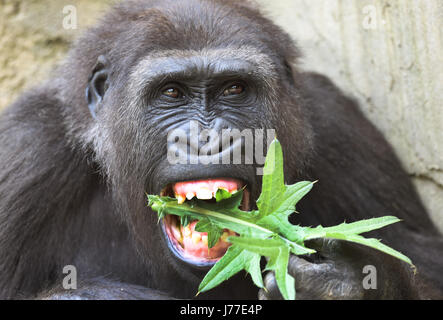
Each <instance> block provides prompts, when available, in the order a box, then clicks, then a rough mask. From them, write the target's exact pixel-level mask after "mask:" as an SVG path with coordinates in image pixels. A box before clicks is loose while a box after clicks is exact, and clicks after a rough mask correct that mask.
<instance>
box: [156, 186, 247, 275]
mask: <svg viewBox="0 0 443 320" xmlns="http://www.w3.org/2000/svg"><path fill="white" fill-rule="evenodd" d="M219 189H223V190H225V191H228V192H229V193H231V194H234V193H236V192H238V191H239V190H241V189H243V199H242V203H241V206H240V209H242V210H245V211H248V210H249V209H250V199H249V198H250V193H249V191H248V189H247V188H246V184H245V183H244V182H242V181H240V180H238V179H234V178H217V179H204V180H193V181H181V182H175V183H170V184H168V185H167V186H166V187H165V188H163V190H162V191H161V193H160V195H161V196H169V197H172V198H174V197H175V198H176V199H177V201H178V203H180V204H181V203H184V202H185V201H190V200H192V199H194V198H196V199H200V200H203V201H209V202H215V201H216V199H215V194H216V192H217V190H219ZM197 222H198V220H193V221H191V222H190V223H189V224H188V225H187V226H186V227H185V226H183V225H182V224H181V222H180V218H179V217H178V216H175V215H169V214H168V215H166V216H165V218H164V219H163V231H164V233H165V235H166V238H167V241H168V246H169V248H170V249H171V251H172V252H173V253H174V254H175V255H176V256H177V257H178V258H180V259H181V260H183V261H185V262H187V263H190V264H193V265H196V266H209V265H212V264H215V263H216V262H217V261H218V260H220V258H221V257H222V256H223V255H224V254H225V253H226V250H228V248H229V246H230V245H231V244H230V243H229V242H228V241H227V238H228V237H229V236H233V235H236V233H235V232H234V231H232V230H229V229H224V230H223V234H222V235H221V236H220V238H219V239H218V241H217V243H216V244H215V245H214V246H213V247H212V248H208V234H207V233H206V232H198V231H196V230H195V225H196V224H197Z"/></svg>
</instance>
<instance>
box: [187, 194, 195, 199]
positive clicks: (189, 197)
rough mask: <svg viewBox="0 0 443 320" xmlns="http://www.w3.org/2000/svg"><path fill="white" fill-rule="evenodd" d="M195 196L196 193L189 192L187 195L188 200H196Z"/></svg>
mask: <svg viewBox="0 0 443 320" xmlns="http://www.w3.org/2000/svg"><path fill="white" fill-rule="evenodd" d="M194 196H195V193H194V192H188V193H187V194H186V199H188V200H191V199H192V198H194Z"/></svg>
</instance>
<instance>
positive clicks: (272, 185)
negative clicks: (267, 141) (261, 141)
mask: <svg viewBox="0 0 443 320" xmlns="http://www.w3.org/2000/svg"><path fill="white" fill-rule="evenodd" d="M285 191H286V186H285V182H284V177H283V151H282V148H281V145H280V143H278V141H277V140H274V141H273V142H272V143H271V145H270V146H269V149H268V153H267V154H266V160H265V166H264V168H263V182H262V191H261V194H260V197H259V198H258V200H257V208H258V210H259V216H260V217H264V216H267V215H268V214H270V213H272V212H274V211H275V207H276V206H278V205H279V204H280V203H281V198H282V197H283V195H284V193H285Z"/></svg>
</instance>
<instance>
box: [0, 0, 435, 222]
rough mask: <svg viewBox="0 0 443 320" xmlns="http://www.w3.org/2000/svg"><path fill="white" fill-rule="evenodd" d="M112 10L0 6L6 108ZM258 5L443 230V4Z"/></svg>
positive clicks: (424, 0)
mask: <svg viewBox="0 0 443 320" xmlns="http://www.w3.org/2000/svg"><path fill="white" fill-rule="evenodd" d="M111 2H112V1H111V0H99V1H87V0H70V1H69V0H68V1H65V0H62V1H60V0H58V1H56V0H40V1H38V0H27V1H17V0H0V109H1V108H2V107H4V106H6V105H7V104H9V103H10V102H11V101H12V100H13V99H15V98H16V97H17V96H18V95H19V94H20V92H22V90H24V89H25V88H26V87H29V86H31V85H33V84H35V83H38V82H39V81H41V80H42V79H44V78H45V77H47V76H48V73H49V71H50V70H51V68H52V67H53V66H54V64H55V63H57V61H59V60H60V59H61V58H63V56H64V55H65V53H66V51H67V49H68V47H69V44H70V43H71V42H72V40H73V39H75V37H76V36H78V35H79V34H80V33H81V31H82V30H84V28H85V27H86V26H88V25H90V24H91V23H93V22H94V21H95V20H96V19H97V17H99V16H100V15H101V14H102V13H103V10H104V9H105V8H106V7H107V6H108V4H110V3H111ZM257 2H258V3H259V4H260V6H261V7H262V9H263V11H264V12H265V13H266V14H267V15H268V16H269V17H271V18H272V19H273V20H275V21H276V22H277V23H278V24H279V25H281V26H282V27H283V28H284V29H285V30H287V31H288V32H289V33H290V34H291V35H292V36H293V38H294V39H296V40H297V42H298V44H299V46H300V47H301V49H302V51H303V52H304V58H303V60H302V67H303V68H304V69H307V70H315V71H318V72H322V73H325V74H327V75H329V76H330V77H331V78H333V79H334V80H335V81H336V83H337V84H338V85H339V86H340V87H341V88H342V89H343V90H344V91H346V92H348V93H349V94H351V95H353V96H354V97H356V98H357V99H358V100H359V101H360V103H361V106H362V108H363V110H364V112H365V113H366V115H367V116H368V117H369V118H370V119H371V120H372V121H373V122H374V123H375V124H376V125H377V126H378V127H379V128H380V129H381V130H382V131H383V132H384V134H385V136H386V137H387V138H388V140H389V141H390V142H391V143H392V145H393V146H394V147H395V150H396V152H397V153H398V155H399V156H400V158H401V159H402V161H403V164H404V166H405V167H406V169H407V171H408V172H409V174H410V175H411V177H412V178H413V181H414V183H415V185H416V187H417V189H418V191H419V193H420V194H421V196H422V198H423V200H424V202H425V204H426V206H427V207H428V209H429V211H430V212H431V215H432V218H433V220H434V221H435V222H436V224H437V225H438V226H439V227H440V229H441V230H443V147H442V145H443V130H441V128H442V127H443V60H442V59H443V58H442V57H443V43H442V30H443V1H441V0H402V1H397V0H372V1H370V0H358V1H355V0H257ZM69 5H73V6H74V7H75V9H76V13H77V28H76V29H66V28H63V23H65V26H66V25H67V26H68V27H69V26H72V22H73V21H72V20H69V19H68V18H67V17H68V16H69V14H70V13H71V12H72V11H70V9H71V7H66V6H69ZM64 8H65V10H68V11H65V13H63V9H64ZM67 19H68V20H67Z"/></svg>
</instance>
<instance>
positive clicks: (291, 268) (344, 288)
mask: <svg viewBox="0 0 443 320" xmlns="http://www.w3.org/2000/svg"><path fill="white" fill-rule="evenodd" d="M306 245H307V246H308V247H309V248H313V249H315V250H316V251H317V253H316V254H315V256H316V257H315V258H314V257H311V256H309V257H297V256H295V255H291V257H290V259H289V264H288V272H289V274H290V275H291V276H293V277H294V278H295V289H296V299H298V300H305V299H383V298H384V299H405V298H406V299H408V298H409V299H411V298H416V295H415V293H414V292H413V290H412V289H411V284H412V281H413V280H414V279H413V277H414V275H413V272H412V269H411V268H410V266H408V265H406V263H403V262H402V261H400V260H398V259H396V258H394V257H391V256H389V255H387V254H385V253H383V252H380V251H378V250H375V249H372V248H368V247H365V246H362V245H358V244H355V243H352V242H348V241H342V240H332V239H316V240H312V241H309V242H307V243H306ZM313 258H314V259H313ZM369 265H371V266H374V267H375V270H374V269H372V270H373V272H372V273H371V274H369V273H363V270H364V267H365V266H369ZM368 276H370V277H371V280H372V282H370V286H369V287H370V288H368V286H364V285H363V284H364V279H365V277H368ZM264 284H265V288H266V290H264V289H260V291H259V299H261V300H268V299H282V296H281V294H280V292H279V289H278V287H277V284H276V281H275V276H274V273H273V272H269V273H268V274H267V275H266V276H265V281H264ZM365 287H366V289H365Z"/></svg>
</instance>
